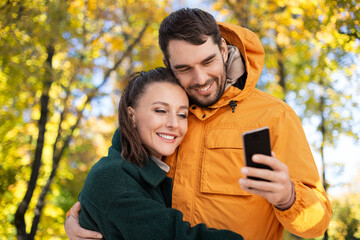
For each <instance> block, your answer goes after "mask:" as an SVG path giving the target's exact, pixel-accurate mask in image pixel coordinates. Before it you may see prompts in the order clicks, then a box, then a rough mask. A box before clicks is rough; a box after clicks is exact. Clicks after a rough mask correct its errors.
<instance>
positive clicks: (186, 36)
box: [159, 8, 221, 64]
mask: <svg viewBox="0 0 360 240" xmlns="http://www.w3.org/2000/svg"><path fill="white" fill-rule="evenodd" d="M209 36H210V37H211V38H212V40H213V41H214V43H215V44H217V45H218V47H219V49H221V33H220V30H219V25H218V24H217V23H216V20H215V19H214V17H213V16H212V15H211V14H210V13H208V12H205V11H203V10H201V9H198V8H182V9H179V10H177V11H175V12H173V13H171V14H170V15H169V16H167V17H166V18H164V20H163V21H162V22H161V24H160V28H159V46H160V48H161V51H162V52H163V54H164V57H165V60H166V61H167V63H168V64H169V52H168V45H169V41H170V40H173V39H175V40H184V41H187V42H189V43H191V44H194V45H201V44H203V43H205V42H206V40H207V38H208V37H209ZM189 54H190V53H189Z"/></svg>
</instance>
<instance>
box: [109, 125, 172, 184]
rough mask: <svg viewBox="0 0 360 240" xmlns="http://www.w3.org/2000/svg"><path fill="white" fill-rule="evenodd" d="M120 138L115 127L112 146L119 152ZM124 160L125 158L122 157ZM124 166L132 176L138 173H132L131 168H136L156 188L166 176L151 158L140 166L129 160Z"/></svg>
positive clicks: (135, 176) (136, 175)
mask: <svg viewBox="0 0 360 240" xmlns="http://www.w3.org/2000/svg"><path fill="white" fill-rule="evenodd" d="M120 139H121V134H120V131H119V129H116V131H115V133H114V136H113V138H112V147H113V148H115V150H116V151H117V152H118V153H121V149H122V148H121V141H120ZM109 156H110V153H109ZM124 161H127V160H126V159H124ZM124 166H125V168H126V169H127V170H129V171H128V172H129V173H130V174H131V175H132V176H133V177H134V178H138V174H132V173H133V170H134V169H136V170H137V172H138V173H139V175H140V176H141V178H142V179H143V180H144V181H145V182H147V183H148V184H149V185H150V186H151V187H153V188H156V187H157V186H158V185H159V184H160V183H161V182H162V181H163V180H164V179H165V178H166V174H165V173H164V171H163V170H161V169H160V167H159V166H158V165H157V164H156V163H155V162H154V161H153V160H152V159H151V158H149V159H147V161H144V164H143V166H141V167H139V166H137V165H135V164H132V163H130V162H129V164H125V165H124Z"/></svg>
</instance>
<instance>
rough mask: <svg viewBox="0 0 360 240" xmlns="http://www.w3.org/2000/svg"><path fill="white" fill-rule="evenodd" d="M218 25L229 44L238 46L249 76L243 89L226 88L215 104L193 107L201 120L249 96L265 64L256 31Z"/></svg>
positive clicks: (223, 24) (231, 25)
mask: <svg viewBox="0 0 360 240" xmlns="http://www.w3.org/2000/svg"><path fill="white" fill-rule="evenodd" d="M218 25H219V29H220V32H221V36H222V37H223V38H224V39H225V40H226V42H227V44H228V45H232V46H235V47H237V49H238V50H239V51H240V53H241V56H242V57H243V59H244V62H245V71H246V74H247V78H246V82H245V87H244V88H243V89H242V90H241V89H239V88H237V87H235V86H230V87H228V88H226V90H225V92H224V94H223V96H222V97H221V99H219V101H217V102H216V103H215V104H214V105H212V106H209V107H207V108H199V107H192V108H191V112H192V113H193V114H194V115H196V116H197V118H199V119H201V120H205V119H207V118H209V117H211V116H213V115H214V114H215V113H216V111H217V109H219V108H220V107H223V106H226V105H229V103H230V101H234V102H239V101H241V100H243V99H245V98H246V97H247V96H249V95H250V94H251V93H252V92H253V91H254V89H255V87H256V84H257V82H258V80H259V77H260V75H261V72H262V69H263V66H264V60H265V52H264V48H263V46H262V44H261V42H260V40H259V38H258V37H257V36H256V34H255V33H253V32H251V31H250V30H248V29H246V28H243V27H240V26H236V25H233V24H229V23H221V22H218Z"/></svg>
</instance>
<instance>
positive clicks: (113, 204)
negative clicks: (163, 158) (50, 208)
mask: <svg viewBox="0 0 360 240" xmlns="http://www.w3.org/2000/svg"><path fill="white" fill-rule="evenodd" d="M120 152H121V145H120V133H119V131H118V130H116V131H115V134H114V136H113V139H112V146H111V147H110V149H109V153H108V156H107V157H103V158H101V159H100V161H99V162H97V163H96V164H95V165H94V166H93V167H92V169H91V170H90V172H89V174H88V176H87V178H86V181H85V184H84V186H83V189H82V191H81V193H80V195H79V200H80V202H81V211H80V215H79V220H80V225H81V226H82V227H84V228H87V229H91V230H95V231H99V232H101V233H102V234H103V235H104V238H105V239H131V240H135V239H142V240H143V239H156V240H159V239H243V238H242V237H241V236H240V235H238V234H236V233H233V232H230V231H227V230H216V229H209V228H207V227H206V226H205V224H199V225H196V226H195V227H191V226H190V224H189V223H188V222H185V221H183V215H182V213H181V212H180V211H178V210H176V209H172V208H171V193H172V179H171V178H169V177H167V176H166V175H165V173H164V172H163V171H162V170H161V169H160V168H159V167H158V166H157V165H156V163H154V162H153V161H152V160H151V159H149V160H148V163H146V164H144V166H143V167H138V166H136V165H135V164H132V163H130V162H128V161H126V160H124V159H123V158H122V157H121V155H120Z"/></svg>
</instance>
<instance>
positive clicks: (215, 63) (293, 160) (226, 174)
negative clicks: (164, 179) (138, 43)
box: [66, 9, 332, 240]
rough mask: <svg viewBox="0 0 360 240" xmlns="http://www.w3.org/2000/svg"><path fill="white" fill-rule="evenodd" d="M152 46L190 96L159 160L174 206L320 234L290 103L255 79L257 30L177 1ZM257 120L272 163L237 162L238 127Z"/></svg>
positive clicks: (259, 229)
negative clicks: (176, 139)
mask: <svg viewBox="0 0 360 240" xmlns="http://www.w3.org/2000/svg"><path fill="white" fill-rule="evenodd" d="M219 28H220V32H219ZM220 33H221V34H220ZM159 45H160V47H161V49H162V51H163V54H164V63H165V65H166V66H167V67H169V68H171V69H172V71H173V72H174V74H175V76H176V78H177V79H178V80H179V82H180V84H181V85H182V86H183V88H184V89H185V90H186V92H187V94H188V96H189V98H190V100H191V102H192V104H193V105H192V107H191V108H190V110H191V112H192V114H191V115H190V116H189V130H188V134H187V135H186V136H185V138H184V140H183V142H182V144H181V145H180V147H179V149H178V151H177V152H176V153H175V154H173V155H172V156H171V157H169V158H167V159H166V161H165V162H166V163H167V164H169V165H170V167H171V170H170V172H169V174H168V175H169V176H170V177H172V178H173V179H174V183H173V184H174V186H173V194H172V207H173V208H176V209H178V210H180V211H181V212H182V213H183V214H184V220H186V221H189V222H190V223H191V224H192V225H195V224H197V223H205V224H206V225H207V226H208V227H213V228H225V229H229V230H232V231H234V232H237V233H239V234H241V235H242V236H243V237H244V238H245V239H271V240H273V239H282V235H283V230H284V228H286V229H288V230H289V231H290V232H292V233H293V234H296V235H298V236H301V237H306V238H310V237H317V236H321V235H322V234H323V233H324V232H325V230H326V228H327V226H328V224H329V221H330V218H331V215H332V209H331V206H330V202H329V200H328V198H327V196H326V193H325V191H324V189H323V187H322V184H321V181H320V179H319V175H318V172H317V169H316V165H315V163H314V160H313V157H312V154H311V151H310V148H309V145H308V143H307V140H306V137H305V134H304V132H303V129H302V127H301V123H300V121H299V119H298V117H297V116H296V114H295V112H294V111H293V110H292V109H291V108H290V107H289V106H288V105H287V104H286V103H284V102H282V101H280V100H278V99H276V98H274V97H272V96H270V95H267V94H265V93H264V92H262V91H260V90H258V89H256V88H255V86H256V83H257V81H258V79H259V77H260V74H261V71H262V69H263V64H264V50H263V47H262V45H261V43H260V41H259V39H258V38H257V37H256V35H255V34H254V33H252V32H251V31H249V30H247V29H244V28H241V27H239V26H234V25H230V24H225V23H218V24H217V23H216V22H215V20H214V18H213V17H212V16H211V15H210V14H208V13H206V12H204V11H201V10H199V9H180V10H178V11H175V12H173V13H172V14H170V15H169V16H168V17H167V18H165V19H164V20H163V22H162V24H161V26H160V30H159ZM264 126H268V127H269V128H270V138H271V147H272V150H273V151H274V153H276V157H275V154H274V153H273V155H272V157H268V156H264V155H256V156H255V157H254V159H253V160H254V161H256V162H258V163H263V164H266V165H269V166H270V167H271V168H272V169H273V170H272V171H270V170H264V169H256V168H250V167H244V160H243V149H242V148H243V143H242V140H241V135H242V133H243V132H245V131H248V130H252V129H256V128H260V127H264ZM240 169H241V171H240ZM246 176H254V177H259V178H263V179H266V180H268V181H257V180H251V179H248V178H246ZM238 181H239V183H240V186H241V188H240V187H239V185H238V184H237V182H238ZM73 212H75V211H73ZM69 220H70V221H73V220H74V219H72V218H70V219H69ZM68 222H69V221H68ZM73 222H74V221H73ZM66 225H67V226H70V225H71V224H70V223H67V224H66ZM76 231H78V230H76ZM81 231H84V230H81ZM67 232H68V236H70V238H71V237H72V236H74V235H72V234H71V233H70V234H69V231H67ZM72 232H75V230H74V231H72ZM91 234H92V233H91ZM91 236H93V235H91ZM74 239H75V238H74Z"/></svg>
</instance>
